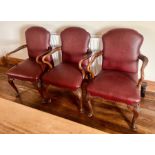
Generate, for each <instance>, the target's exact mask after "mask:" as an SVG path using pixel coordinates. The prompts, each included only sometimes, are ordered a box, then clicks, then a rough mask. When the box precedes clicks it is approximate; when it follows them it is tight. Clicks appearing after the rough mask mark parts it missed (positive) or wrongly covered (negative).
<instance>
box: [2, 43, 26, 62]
mask: <svg viewBox="0 0 155 155" xmlns="http://www.w3.org/2000/svg"><path fill="white" fill-rule="evenodd" d="M26 47H27V45H22V46H20V47H18V48H16V49H15V50H13V51H11V52H9V53H7V54H6V55H5V59H6V60H7V58H8V56H9V55H11V54H13V53H16V52H18V51H20V50H22V49H24V48H26Z"/></svg>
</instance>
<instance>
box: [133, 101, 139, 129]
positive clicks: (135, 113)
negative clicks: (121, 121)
mask: <svg viewBox="0 0 155 155" xmlns="http://www.w3.org/2000/svg"><path fill="white" fill-rule="evenodd" d="M139 111H140V104H139V103H137V104H135V105H134V107H133V118H132V124H131V125H132V126H131V127H132V129H134V130H135V129H136V125H135V123H136V120H137V118H138V116H139Z"/></svg>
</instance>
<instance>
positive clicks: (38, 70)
mask: <svg viewBox="0 0 155 155" xmlns="http://www.w3.org/2000/svg"><path fill="white" fill-rule="evenodd" d="M25 37H26V45H22V46H20V47H19V48H17V49H16V50H14V51H12V52H10V53H8V54H7V55H6V60H7V57H8V56H9V55H10V54H12V53H15V52H17V51H19V50H21V49H23V48H27V50H28V55H29V58H28V59H26V60H24V61H23V62H21V63H19V64H17V65H16V66H14V67H12V68H11V69H9V70H8V71H7V73H6V74H7V75H8V82H9V84H10V85H11V86H12V87H13V88H14V90H15V91H16V92H17V97H19V96H20V94H19V91H18V89H17V87H16V86H15V84H14V79H19V80H25V81H31V82H33V83H35V84H36V85H37V88H38V90H39V92H40V93H41V95H42V91H41V81H40V77H41V76H42V74H43V73H44V72H45V70H46V68H47V66H46V65H45V64H43V63H42V61H41V59H42V56H43V55H44V54H47V53H48V52H49V51H51V50H52V48H51V46H50V33H49V32H48V31H47V30H46V29H44V28H43V27H30V28H28V29H27V30H26V32H25ZM48 61H51V63H52V57H48Z"/></svg>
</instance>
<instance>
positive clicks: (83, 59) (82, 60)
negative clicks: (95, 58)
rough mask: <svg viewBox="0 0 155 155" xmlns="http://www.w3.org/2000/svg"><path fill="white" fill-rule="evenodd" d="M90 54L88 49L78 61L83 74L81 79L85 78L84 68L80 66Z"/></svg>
mask: <svg viewBox="0 0 155 155" xmlns="http://www.w3.org/2000/svg"><path fill="white" fill-rule="evenodd" d="M91 56H92V51H88V52H87V53H86V54H85V55H84V56H83V58H82V59H81V60H80V61H79V69H80V70H81V72H82V76H83V79H84V78H85V75H86V74H85V70H84V68H83V67H82V64H83V62H84V61H85V60H87V59H89V58H90V57H91Z"/></svg>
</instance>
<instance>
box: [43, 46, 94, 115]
mask: <svg viewBox="0 0 155 155" xmlns="http://www.w3.org/2000/svg"><path fill="white" fill-rule="evenodd" d="M58 51H61V47H56V48H55V49H53V50H52V51H50V52H49V53H48V54H46V55H44V56H43V57H42V62H43V63H45V64H47V65H48V66H49V70H50V69H52V68H53V67H54V66H53V65H52V64H51V63H50V62H49V61H47V60H46V57H48V56H50V55H52V54H54V53H55V52H58ZM91 56H92V52H91V51H88V52H87V53H85V54H84V55H83V58H82V59H81V60H80V61H79V63H78V68H79V70H80V71H81V73H82V78H83V79H85V78H86V77H87V74H86V72H85V70H84V68H83V67H82V64H83V62H84V61H85V60H89V58H90V57H91ZM49 85H51V84H46V83H45V82H44V81H43V88H42V91H43V92H45V94H47V88H48V86H49ZM54 87H56V86H54ZM58 88H59V89H65V90H69V91H70V89H67V88H60V87H58ZM43 92H42V94H43ZM72 93H73V94H74V95H75V96H76V97H77V98H78V99H79V101H80V112H81V113H83V112H84V109H83V97H82V94H83V90H82V88H78V89H77V90H75V91H72ZM44 100H45V101H46V102H47V100H49V99H46V98H45V97H44Z"/></svg>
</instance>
